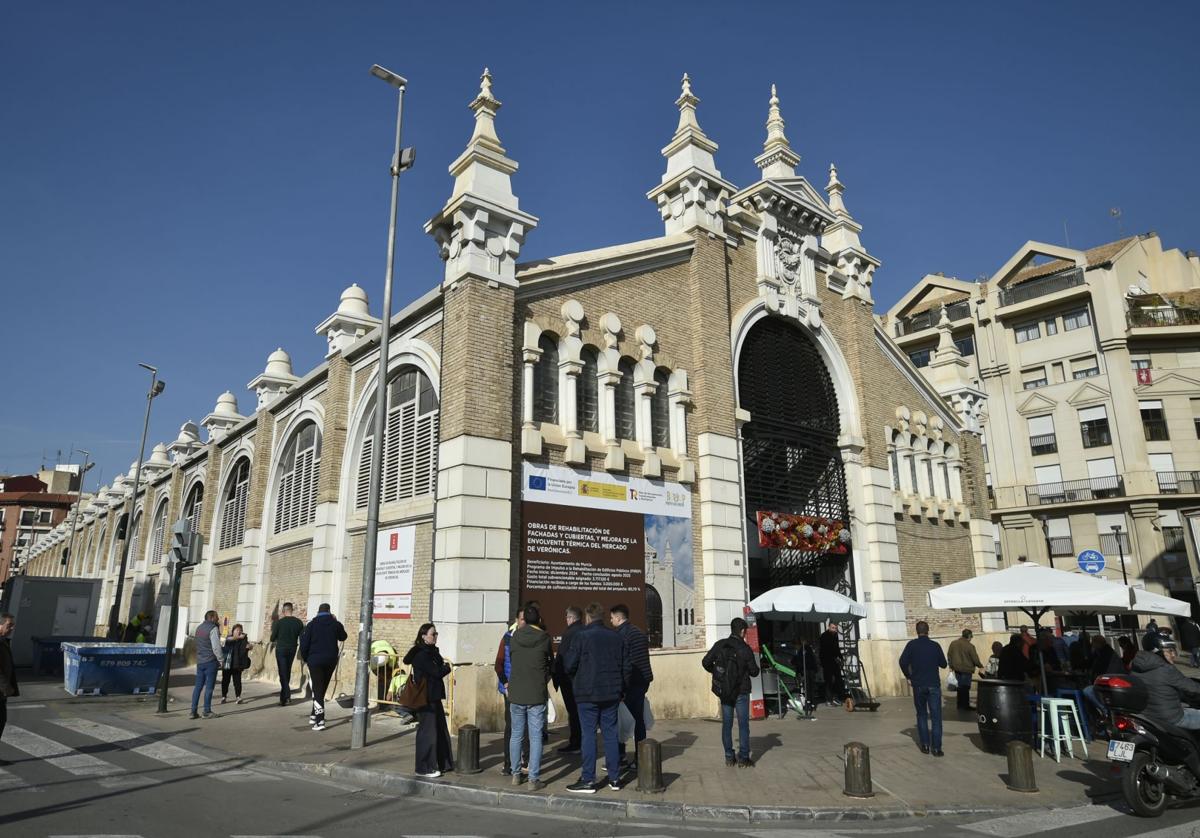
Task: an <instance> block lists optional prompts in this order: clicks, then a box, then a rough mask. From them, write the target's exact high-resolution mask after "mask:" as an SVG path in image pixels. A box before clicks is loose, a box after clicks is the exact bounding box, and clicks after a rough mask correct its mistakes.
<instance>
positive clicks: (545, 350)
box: [533, 334, 558, 424]
mask: <svg viewBox="0 0 1200 838" xmlns="http://www.w3.org/2000/svg"><path fill="white" fill-rule="evenodd" d="M538 349H540V350H542V354H541V357H539V358H538V360H537V364H536V365H535V366H534V368H533V421H535V422H549V423H551V424H556V423H557V422H558V343H556V342H555V340H554V338H552V337H551V336H550V335H546V334H543V335H542V336H541V337H540V338H538Z"/></svg>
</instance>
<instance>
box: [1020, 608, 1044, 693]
mask: <svg viewBox="0 0 1200 838" xmlns="http://www.w3.org/2000/svg"><path fill="white" fill-rule="evenodd" d="M1021 610H1022V611H1024V612H1025V613H1026V614H1028V615H1029V617H1030V619H1032V620H1033V639H1034V644H1033V645H1034V647H1035V648H1036V649H1037V656H1038V668H1039V669H1041V671H1042V695H1043V696H1046V695H1047V693H1048V692H1049V688H1048V687H1047V685H1046V656H1045V654H1043V653H1042V650H1041V648H1040V647H1039V646H1038V644H1037V640H1038V629H1039V628H1040V624H1039V622H1038V621H1039V620H1040V619H1041V617H1042V615H1043V614H1045V613H1046V609H1044V608H1043V609H1041V610H1040V611H1030V610H1029V609H1027V608H1022V609H1021Z"/></svg>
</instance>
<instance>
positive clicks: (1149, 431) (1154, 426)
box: [1142, 419, 1171, 442]
mask: <svg viewBox="0 0 1200 838" xmlns="http://www.w3.org/2000/svg"><path fill="white" fill-rule="evenodd" d="M1142 430H1144V431H1145V432H1146V441H1147V442H1162V441H1163V440H1164V439H1170V438H1171V434H1170V432H1169V431H1168V430H1167V420H1166V419H1143V420H1142Z"/></svg>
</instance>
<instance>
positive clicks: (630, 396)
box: [614, 359, 637, 440]
mask: <svg viewBox="0 0 1200 838" xmlns="http://www.w3.org/2000/svg"><path fill="white" fill-rule="evenodd" d="M618 369H619V370H620V371H621V379H620V381H618V382H617V390H616V393H614V396H615V397H616V398H615V402H616V414H617V415H616V420H617V439H630V440H631V439H634V438H635V437H636V436H637V422H636V420H635V418H634V417H635V414H634V393H633V363H632V362H631V361H629V360H627V359H626V360H622V361H621V363H620V366H619V367H618Z"/></svg>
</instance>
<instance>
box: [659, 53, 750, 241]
mask: <svg viewBox="0 0 1200 838" xmlns="http://www.w3.org/2000/svg"><path fill="white" fill-rule="evenodd" d="M680 86H681V92H680V94H679V98H678V99H676V100H675V106H676V107H677V108H679V124H678V125H677V126H676V128H675V135H674V136H672V137H671V142H669V143H667V146H666V148H664V149H663V150H662V155H663V157H665V158H667V171H666V173H665V174H663V176H662V181H661V183H660V184H659V185H658V186H656V187H655V188H654V189H651V190H650V191H649V192H648V193H647V194H646V197H647V198H649V199H650V200H652V201H654V202H655V203H656V204H657V205H658V208H659V212H660V213H661V214H662V217H663V221H664V222H666V228H667V233H668V234H671V233H679V232H683V231H684V230H688V229H691V228H692V227H695V226H701V227H705V228H706V229H708V230H711V231H713V232H716V233H721V232H724V222H723V220H722V218H721V216H722V214H723V212H724V205H723V201H724V200H725V198H726V197H728V195H729V194H732V193H733V191H734V189H733V184H731V183H729V182H728V181H727V180H725V179H724V178H723V177H721V172H720V170H718V169H717V163H716V161H715V160H714V159H713V152H715V151H716V150H717V144H716V143H714V142H713V141H712V140H710V139H709V138H708V136H707V135H705V133H704V129H702V128H701V127H700V123H699V121H698V120H697V119H696V106H697V105H698V104H700V98H699V97H698V96H696V94H695V93H693V92H692V79H691V77H690V76H689V75H688V74H687V73H684V74H683V79H682V81H681V84H680Z"/></svg>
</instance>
